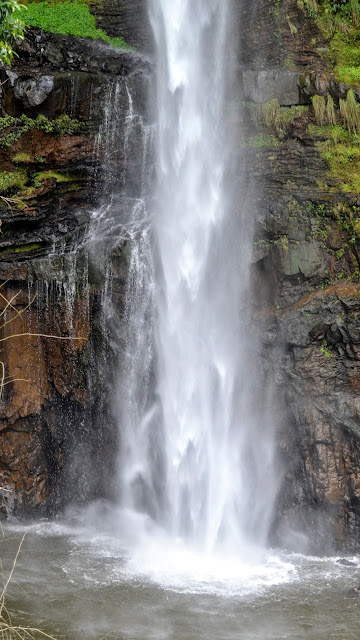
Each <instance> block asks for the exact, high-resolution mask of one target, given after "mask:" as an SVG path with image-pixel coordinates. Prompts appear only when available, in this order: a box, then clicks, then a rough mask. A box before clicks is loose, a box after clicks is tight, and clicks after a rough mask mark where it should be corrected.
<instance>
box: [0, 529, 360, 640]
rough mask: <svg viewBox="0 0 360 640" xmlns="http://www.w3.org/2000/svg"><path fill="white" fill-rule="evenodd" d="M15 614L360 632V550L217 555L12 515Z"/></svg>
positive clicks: (55, 626)
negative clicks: (131, 546)
mask: <svg viewBox="0 0 360 640" xmlns="http://www.w3.org/2000/svg"><path fill="white" fill-rule="evenodd" d="M24 533H26V536H25V539H24V542H23V546H22V549H21V553H20V555H19V558H18V562H17V565H16V570H15V573H14V581H13V582H12V583H11V586H10V588H9V597H8V606H9V608H10V609H11V610H12V611H14V612H16V614H15V615H14V617H15V618H16V621H18V620H20V621H21V622H23V623H27V624H28V623H30V624H34V625H36V626H41V627H42V628H43V629H45V630H46V632H47V633H51V634H53V635H54V636H56V637H57V638H60V637H61V638H64V639H66V640H87V639H89V640H92V639H99V640H100V638H103V637H104V636H105V635H106V634H109V635H108V636H107V637H109V638H113V639H118V640H163V639H164V640H202V639H204V640H205V639H206V640H270V639H271V640H275V639H276V640H280V639H282V638H288V639H291V640H302V639H305V638H306V639H307V640H308V639H311V640H328V639H330V638H334V639H335V640H358V639H359V605H360V591H357V587H359V586H360V570H359V569H360V558H357V557H351V558H347V559H346V562H344V559H343V558H335V557H330V558H317V557H309V556H302V555H299V554H284V553H282V552H278V551H270V552H268V553H267V554H265V555H264V557H263V558H262V560H261V562H260V561H259V559H258V560H257V561H255V560H254V558H252V557H249V558H247V559H244V558H243V559H242V560H241V561H240V559H238V558H236V557H231V558H230V557H225V556H219V557H215V558H214V557H212V556H211V557H210V556H206V555H205V554H199V553H195V552H193V551H189V550H187V549H184V548H183V547H182V546H181V544H180V543H179V544H175V545H173V546H172V548H170V547H169V546H167V544H166V543H165V541H160V542H159V543H157V542H156V541H155V542H153V543H152V544H150V543H149V545H148V546H147V545H145V546H144V545H143V546H142V547H141V548H140V547H139V546H138V547H136V549H135V550H134V551H132V552H129V551H128V550H127V551H125V550H124V549H123V548H122V545H121V544H120V543H119V541H118V540H117V538H116V536H114V534H113V533H112V534H109V533H108V532H107V533H101V532H99V531H98V530H97V531H96V530H94V529H91V528H90V529H89V528H87V527H84V526H79V525H75V524H69V523H65V522H57V523H56V522H48V521H42V522H38V523H35V524H26V525H21V524H18V523H12V524H10V525H7V526H6V527H5V530H4V535H5V537H4V539H3V541H2V544H1V547H0V548H1V553H2V555H1V558H2V562H3V566H4V573H5V575H6V572H8V571H9V569H10V567H11V564H12V561H13V558H14V556H15V554H16V550H17V548H18V544H19V541H20V540H21V537H22V535H23V534H24Z"/></svg>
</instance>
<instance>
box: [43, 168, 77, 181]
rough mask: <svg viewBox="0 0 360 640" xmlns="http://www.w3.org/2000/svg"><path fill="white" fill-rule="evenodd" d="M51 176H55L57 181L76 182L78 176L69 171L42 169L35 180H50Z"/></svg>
mask: <svg viewBox="0 0 360 640" xmlns="http://www.w3.org/2000/svg"><path fill="white" fill-rule="evenodd" d="M49 178H53V179H55V180H56V182H74V180H76V178H75V177H74V176H71V175H69V174H68V173H58V172H56V171H41V172H40V173H37V174H35V178H34V179H35V180H36V181H37V182H39V183H42V182H44V180H48V179H49Z"/></svg>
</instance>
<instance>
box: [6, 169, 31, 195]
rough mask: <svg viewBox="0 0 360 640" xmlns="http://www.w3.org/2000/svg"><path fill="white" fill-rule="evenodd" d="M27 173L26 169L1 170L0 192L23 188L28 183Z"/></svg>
mask: <svg viewBox="0 0 360 640" xmlns="http://www.w3.org/2000/svg"><path fill="white" fill-rule="evenodd" d="M26 180H27V175H26V173H25V171H1V172H0V193H1V194H5V193H7V192H9V191H10V190H11V191H14V190H18V189H22V188H23V187H24V185H25V184H26Z"/></svg>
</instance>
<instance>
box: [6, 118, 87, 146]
mask: <svg viewBox="0 0 360 640" xmlns="http://www.w3.org/2000/svg"><path fill="white" fill-rule="evenodd" d="M82 126H83V125H82V123H81V122H79V121H78V120H75V119H73V118H70V117H69V116H67V115H62V116H60V117H59V118H55V119H54V120H49V119H48V118H46V117H45V116H43V115H39V116H38V117H37V118H29V117H28V116H26V115H25V114H22V115H21V116H20V118H13V117H11V116H8V117H6V118H0V147H11V146H12V145H13V144H15V142H17V141H18V140H19V139H20V138H21V136H22V135H23V134H24V133H26V132H27V131H30V130H38V131H44V133H49V134H52V135H55V136H64V135H69V136H71V135H74V134H75V133H77V131H79V129H80V128H81V127H82Z"/></svg>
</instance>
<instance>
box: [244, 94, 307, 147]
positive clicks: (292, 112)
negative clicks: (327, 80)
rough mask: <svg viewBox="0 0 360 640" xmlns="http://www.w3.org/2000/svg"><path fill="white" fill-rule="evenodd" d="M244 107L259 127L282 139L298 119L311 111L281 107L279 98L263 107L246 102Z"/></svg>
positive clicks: (301, 107) (300, 107) (299, 107)
mask: <svg viewBox="0 0 360 640" xmlns="http://www.w3.org/2000/svg"><path fill="white" fill-rule="evenodd" d="M244 106H245V107H247V108H248V110H249V111H250V116H251V119H252V121H253V122H254V124H255V125H256V126H257V127H259V126H260V127H261V126H263V127H266V129H268V130H272V131H274V132H275V133H276V134H277V135H278V136H279V137H280V138H282V137H283V136H285V135H286V133H287V131H288V130H289V128H290V126H291V125H292V124H294V122H295V121H296V119H297V118H300V117H301V116H303V115H304V114H306V113H307V111H308V109H309V107H303V106H293V107H281V106H280V104H279V101H278V99H277V98H274V99H273V100H269V101H268V102H265V103H264V104H261V105H259V104H255V103H252V102H246V103H244ZM260 146H262V145H260Z"/></svg>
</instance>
